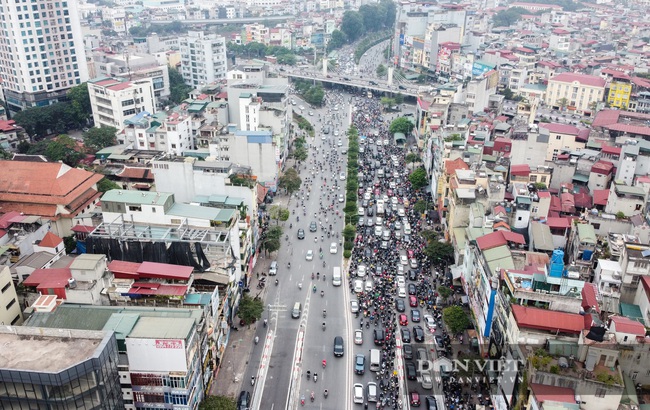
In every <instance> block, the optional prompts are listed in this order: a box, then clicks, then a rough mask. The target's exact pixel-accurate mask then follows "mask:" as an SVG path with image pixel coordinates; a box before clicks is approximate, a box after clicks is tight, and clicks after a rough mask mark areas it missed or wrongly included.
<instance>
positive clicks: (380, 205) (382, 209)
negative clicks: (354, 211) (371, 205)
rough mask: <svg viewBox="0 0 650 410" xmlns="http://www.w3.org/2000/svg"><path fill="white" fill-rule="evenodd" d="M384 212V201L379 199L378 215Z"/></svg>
mask: <svg viewBox="0 0 650 410" xmlns="http://www.w3.org/2000/svg"><path fill="white" fill-rule="evenodd" d="M383 214H384V201H383V200H382V199H378V200H377V215H383Z"/></svg>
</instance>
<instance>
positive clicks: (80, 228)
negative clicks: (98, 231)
mask: <svg viewBox="0 0 650 410" xmlns="http://www.w3.org/2000/svg"><path fill="white" fill-rule="evenodd" d="M70 230H71V231H72V232H77V233H91V232H92V231H94V230H95V227H94V226H89V225H75V226H73V227H72V228H71V229H70Z"/></svg>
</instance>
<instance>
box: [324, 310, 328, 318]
mask: <svg viewBox="0 0 650 410" xmlns="http://www.w3.org/2000/svg"><path fill="white" fill-rule="evenodd" d="M325 317H327V310H325V309H323V318H325Z"/></svg>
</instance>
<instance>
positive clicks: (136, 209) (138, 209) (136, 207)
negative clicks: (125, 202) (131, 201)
mask: <svg viewBox="0 0 650 410" xmlns="http://www.w3.org/2000/svg"><path fill="white" fill-rule="evenodd" d="M129 211H131V212H142V206H140V205H129Z"/></svg>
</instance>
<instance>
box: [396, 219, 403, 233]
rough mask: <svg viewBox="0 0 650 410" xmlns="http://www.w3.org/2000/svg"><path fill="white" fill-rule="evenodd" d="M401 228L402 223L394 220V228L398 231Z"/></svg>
mask: <svg viewBox="0 0 650 410" xmlns="http://www.w3.org/2000/svg"><path fill="white" fill-rule="evenodd" d="M400 229H402V223H401V222H400V221H395V230H396V231H399V230H400Z"/></svg>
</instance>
